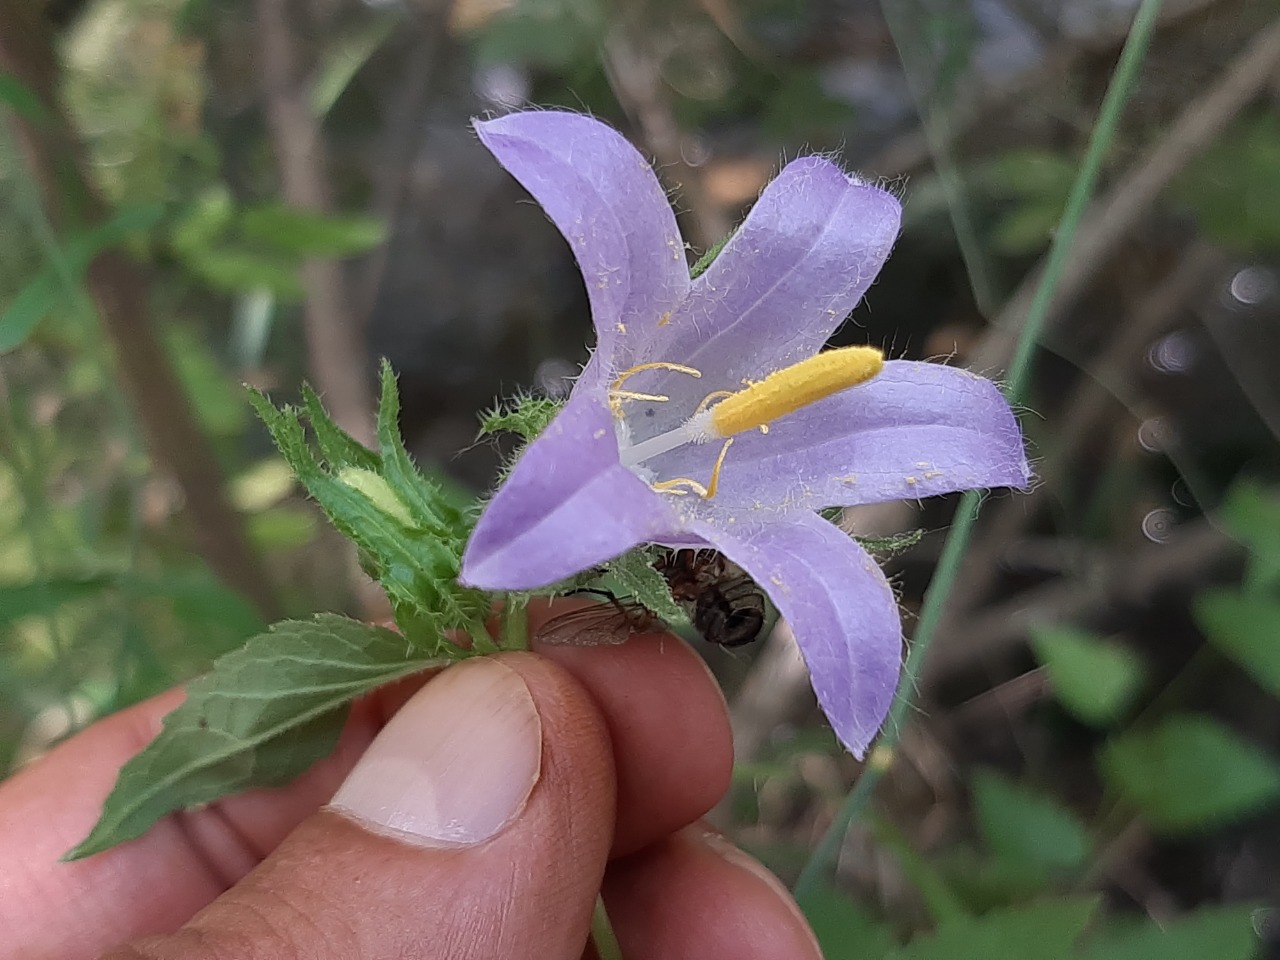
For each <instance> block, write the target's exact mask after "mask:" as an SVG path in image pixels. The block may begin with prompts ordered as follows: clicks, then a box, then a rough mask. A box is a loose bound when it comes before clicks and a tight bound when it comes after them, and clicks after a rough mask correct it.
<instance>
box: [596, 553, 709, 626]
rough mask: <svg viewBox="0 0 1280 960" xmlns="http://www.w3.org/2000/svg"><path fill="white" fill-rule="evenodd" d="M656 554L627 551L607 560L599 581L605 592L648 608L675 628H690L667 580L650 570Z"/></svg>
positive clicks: (687, 618)
mask: <svg viewBox="0 0 1280 960" xmlns="http://www.w3.org/2000/svg"><path fill="white" fill-rule="evenodd" d="M656 557H657V554H656V552H655V550H654V548H652V547H640V548H638V549H636V550H630V551H628V552H627V553H624V554H623V555H622V556H620V557H618V558H617V559H616V560H610V561H609V563H608V565H607V566H606V568H605V572H604V575H603V576H602V577H600V578H599V581H600V582H601V583H602V585H603V588H604V589H609V590H612V591H613V592H615V593H617V594H618V595H619V596H626V597H629V598H631V599H633V600H635V601H636V602H637V603H640V604H643V605H644V606H646V607H648V608H649V609H650V610H652V611H653V612H654V613H656V614H657V615H658V616H660V617H661V618H662V619H663V620H664V621H666V623H667V625H668V626H670V627H674V628H677V629H678V628H681V627H687V626H689V616H688V614H687V613H686V612H685V609H684V607H682V606H681V605H680V604H679V603H677V602H676V601H675V600H674V599H673V598H672V596H671V589H670V588H669V587H668V585H667V580H666V578H665V577H664V576H663V575H662V574H660V573H659V572H658V571H657V570H655V569H654V568H653V561H654V560H655V559H656Z"/></svg>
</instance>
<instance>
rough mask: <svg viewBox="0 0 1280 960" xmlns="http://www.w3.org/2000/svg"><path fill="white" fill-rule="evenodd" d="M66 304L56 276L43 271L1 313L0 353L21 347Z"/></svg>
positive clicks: (46, 270) (52, 272) (50, 270)
mask: <svg viewBox="0 0 1280 960" xmlns="http://www.w3.org/2000/svg"><path fill="white" fill-rule="evenodd" d="M65 302H66V298H65V297H64V296H63V293H62V285H61V283H59V281H58V276H57V274H56V273H54V271H53V270H52V269H51V268H47V267H46V268H45V269H44V270H43V271H42V272H41V273H39V274H37V275H36V276H35V278H34V279H33V280H32V281H31V282H30V283H28V284H27V285H26V286H25V287H23V288H22V290H20V291H19V292H18V295H17V296H16V297H14V298H13V300H12V301H11V302H10V303H9V306H7V307H6V308H5V310H4V312H3V313H0V353H4V352H6V351H9V350H12V349H13V348H14V347H16V346H18V345H20V344H21V343H22V342H23V341H25V340H26V339H27V337H29V336H30V335H31V331H32V330H34V329H35V328H36V324H38V323H39V322H40V321H41V320H43V319H44V318H45V317H46V316H48V315H49V314H50V313H51V312H53V310H54V308H55V307H57V306H59V305H60V304H62V303H65Z"/></svg>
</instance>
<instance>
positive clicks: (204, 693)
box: [64, 614, 468, 860]
mask: <svg viewBox="0 0 1280 960" xmlns="http://www.w3.org/2000/svg"><path fill="white" fill-rule="evenodd" d="M424 648H425V649H424ZM465 656H468V653H467V652H466V651H462V650H459V649H458V648H457V647H455V646H453V645H452V644H450V643H448V642H446V641H445V639H444V637H443V636H437V637H436V641H435V643H433V644H421V643H420V644H419V645H418V649H416V650H415V649H411V648H410V646H409V644H408V642H407V641H406V640H405V638H404V637H403V636H401V635H400V634H397V633H394V632H392V631H390V630H386V629H383V628H382V627H373V626H369V625H368V624H364V623H360V622H359V621H356V620H350V619H347V618H346V617H340V616H336V615H334V614H321V615H319V616H317V617H315V618H314V619H312V620H286V621H284V622H282V623H277V624H275V625H274V626H272V627H271V628H270V629H269V630H267V631H266V632H265V633H260V634H258V635H257V636H256V637H253V638H252V639H250V640H249V641H248V642H247V643H246V644H245V645H244V646H243V647H241V648H240V649H239V650H236V651H234V652H232V653H229V654H227V655H226V656H224V657H222V658H221V659H219V660H218V661H217V663H216V664H214V667H213V670H212V671H211V672H210V673H208V674H206V675H205V676H203V677H199V678H197V679H196V680H193V681H192V682H191V684H190V685H189V686H188V687H187V698H186V700H184V701H183V703H182V705H181V706H179V707H178V708H177V709H176V710H174V711H173V712H172V713H170V714H169V715H168V716H167V717H165V719H164V727H163V729H162V730H161V731H160V734H159V736H157V737H156V738H155V739H154V740H153V741H151V743H150V744H148V745H147V746H146V748H144V749H143V751H142V752H141V753H139V754H138V755H137V756H135V757H134V758H133V759H132V760H130V761H129V762H128V763H126V764H125V765H124V768H123V769H122V770H121V771H120V776H119V778H118V779H117V780H116V784H115V787H114V788H113V789H112V791H111V794H110V796H108V797H107V800H106V802H105V803H104V804H103V807H102V814H101V816H100V817H99V819H98V822H97V823H96V824H95V825H94V827H93V829H92V830H91V831H90V832H89V835H88V836H87V837H85V839H84V840H82V841H81V842H80V843H79V844H78V845H77V846H76V847H75V849H73V850H71V851H70V852H68V853H67V854H66V856H65V858H64V859H67V860H76V859H79V858H81V857H87V856H89V855H90V854H94V853H98V852H100V851H102V850H106V849H108V848H109V847H112V846H115V845H116V844H118V843H123V842H125V841H126V840H131V839H133V838H134V837H138V836H141V835H142V834H143V833H144V832H145V831H146V830H147V829H148V828H149V827H150V826H151V825H152V824H154V823H155V822H156V821H157V820H159V819H160V818H161V817H164V816H167V815H168V814H170V813H172V812H173V811H175V810H182V809H190V808H192V807H197V806H200V805H201V804H206V803H211V802H213V801H214V800H217V799H218V798H219V797H224V796H226V795H228V794H232V793H238V792H240V791H242V790H247V789H250V788H252V787H272V786H281V785H283V784H285V783H288V782H289V781H291V780H293V779H294V778H295V777H297V776H298V775H299V774H301V773H303V772H304V771H305V770H307V768H309V767H310V766H311V765H312V764H313V763H315V762H316V761H317V760H319V759H321V758H322V757H326V756H328V755H329V754H330V753H332V752H333V748H334V746H335V745H336V744H337V741H338V735H339V733H340V732H341V731H342V725H343V722H344V720H345V717H346V707H347V705H348V704H349V703H350V702H351V701H352V700H354V699H355V698H356V697H358V696H360V695H361V694H364V693H368V692H369V691H370V690H373V689H374V688H376V687H380V686H382V685H383V684H386V683H390V682H391V681H393V680H398V679H400V678H402V677H405V676H408V675H409V674H412V673H417V672H419V671H421V670H426V669H429V668H431V667H439V666H445V665H447V664H448V663H451V662H453V661H455V660H458V659H461V658H463V657H465Z"/></svg>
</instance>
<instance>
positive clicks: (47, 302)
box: [0, 204, 162, 353]
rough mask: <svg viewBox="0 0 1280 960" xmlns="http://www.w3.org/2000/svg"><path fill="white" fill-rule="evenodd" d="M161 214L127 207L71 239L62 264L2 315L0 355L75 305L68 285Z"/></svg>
mask: <svg viewBox="0 0 1280 960" xmlns="http://www.w3.org/2000/svg"><path fill="white" fill-rule="evenodd" d="M161 213H162V210H161V208H160V207H159V206H157V205H154V204H147V205H142V206H135V207H126V208H124V209H122V210H120V211H118V212H117V213H116V214H115V216H113V217H112V218H111V219H110V220H108V221H107V222H106V223H103V224H101V225H99V226H97V227H94V228H93V229H91V230H86V231H84V232H82V233H78V234H74V235H72V236H71V237H70V238H68V239H67V241H66V242H65V244H64V245H63V246H62V247H61V248H60V249H59V250H58V251H57V252H58V258H59V262H55V263H50V264H48V265H47V266H45V268H44V269H43V270H41V271H40V273H38V274H37V275H36V276H35V277H34V278H33V279H32V280H31V281H30V282H29V283H28V284H27V285H26V286H25V287H24V288H23V289H22V290H21V291H20V292H19V293H18V295H17V297H15V298H14V299H13V301H12V302H11V303H10V304H9V306H8V307H7V308H6V309H5V311H4V312H3V313H0V353H3V352H6V351H9V350H12V349H13V348H14V347H17V346H19V345H20V344H21V343H23V341H25V340H26V339H27V337H28V336H30V335H31V331H32V330H34V329H35V327H36V325H37V324H38V323H39V322H40V321H41V320H43V319H44V318H45V317H46V316H48V315H49V314H50V313H51V312H52V311H54V310H56V309H58V308H60V307H63V306H65V305H68V304H70V303H71V302H72V296H73V293H74V291H73V290H70V289H68V284H78V283H80V282H81V279H82V277H83V275H84V272H85V270H86V269H87V268H88V266H89V264H90V262H91V261H92V260H93V258H94V257H96V256H97V255H98V254H99V253H101V252H102V251H104V250H108V249H110V248H112V247H116V246H119V245H120V244H122V243H124V242H125V241H126V240H127V239H128V238H129V237H130V236H132V235H133V234H135V233H139V232H142V231H145V230H150V229H151V228H152V227H153V226H155V224H156V223H157V222H158V221H159V219H160V216H161Z"/></svg>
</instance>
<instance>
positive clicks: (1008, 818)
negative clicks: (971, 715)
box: [972, 770, 1089, 870]
mask: <svg viewBox="0 0 1280 960" xmlns="http://www.w3.org/2000/svg"><path fill="white" fill-rule="evenodd" d="M972 790H973V804H974V808H975V813H976V814H977V819H978V826H979V828H980V829H981V830H982V835H983V837H984V838H985V839H986V841H987V845H988V846H989V847H990V848H991V850H992V852H993V853H995V854H996V856H998V857H1000V858H1001V859H1003V860H1007V861H1009V862H1011V863H1015V864H1028V865H1034V866H1038V867H1042V868H1045V869H1047V870H1072V869H1074V868H1076V867H1079V866H1080V865H1081V864H1083V863H1084V862H1085V860H1086V859H1087V858H1088V856H1089V836H1088V833H1087V832H1086V831H1085V828H1084V826H1083V825H1082V824H1081V823H1080V821H1079V820H1077V819H1076V817H1075V816H1074V815H1073V814H1072V813H1071V811H1069V810H1067V809H1066V808H1065V807H1063V806H1062V805H1061V804H1059V803H1058V802H1057V801H1056V800H1054V799H1053V798H1052V797H1048V796H1046V795H1044V794H1042V793H1039V792H1037V791H1035V790H1032V789H1031V788H1029V787H1027V786H1025V785H1024V784H1021V783H1014V782H1013V781H1010V780H1006V779H1005V778H1004V777H1002V776H1000V775H999V774H996V773H994V772H991V771H986V770H980V771H978V772H977V773H975V774H974V777H973V781H972Z"/></svg>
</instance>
